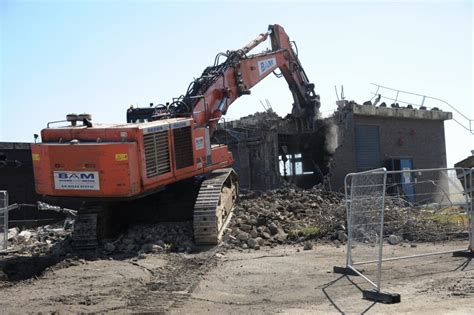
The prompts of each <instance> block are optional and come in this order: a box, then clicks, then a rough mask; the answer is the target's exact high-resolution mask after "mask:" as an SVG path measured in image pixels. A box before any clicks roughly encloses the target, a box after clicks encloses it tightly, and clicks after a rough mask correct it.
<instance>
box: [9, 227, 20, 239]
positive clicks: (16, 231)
mask: <svg viewBox="0 0 474 315" xmlns="http://www.w3.org/2000/svg"><path fill="white" fill-rule="evenodd" d="M18 234H20V229H19V228H17V227H14V228H11V229H8V241H13V240H14V239H16V238H17V236H18Z"/></svg>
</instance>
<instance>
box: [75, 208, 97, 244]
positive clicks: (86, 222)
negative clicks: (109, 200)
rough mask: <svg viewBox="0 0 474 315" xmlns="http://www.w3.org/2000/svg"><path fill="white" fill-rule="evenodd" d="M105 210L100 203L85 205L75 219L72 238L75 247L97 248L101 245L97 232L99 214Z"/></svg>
mask: <svg viewBox="0 0 474 315" xmlns="http://www.w3.org/2000/svg"><path fill="white" fill-rule="evenodd" d="M102 210H103V207H101V206H100V205H95V206H89V205H83V206H82V207H81V209H79V212H78V213H77V216H76V219H75V220H74V229H73V231H72V235H71V239H72V245H73V246H74V248H75V249H79V250H87V249H95V248H97V246H98V245H99V235H98V234H99V233H97V232H98V231H97V228H98V221H99V216H100V214H101V212H102Z"/></svg>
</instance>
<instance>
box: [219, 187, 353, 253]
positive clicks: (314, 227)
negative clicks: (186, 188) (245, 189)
mask: <svg viewBox="0 0 474 315" xmlns="http://www.w3.org/2000/svg"><path fill="white" fill-rule="evenodd" d="M345 218H346V214H345V206H344V199H343V197H342V195H340V194H337V193H334V192H329V191H325V190H322V189H319V188H312V189H309V190H301V189H298V188H294V187H284V188H280V189H276V190H271V191H268V192H266V193H259V192H252V193H250V194H249V195H246V196H242V197H241V200H240V202H239V203H238V205H237V206H236V209H235V211H234V217H233V218H232V220H231V223H230V225H229V228H228V232H229V233H226V235H224V237H223V239H224V242H225V245H224V246H226V247H227V248H234V247H240V248H244V249H245V248H253V249H258V248H260V247H261V246H274V245H277V244H295V243H302V242H306V241H308V240H311V239H325V240H333V241H334V242H336V243H341V242H345V241H346V240H347V235H346V232H345V225H344V222H345ZM305 247H307V248H308V249H309V247H310V245H306V244H305Z"/></svg>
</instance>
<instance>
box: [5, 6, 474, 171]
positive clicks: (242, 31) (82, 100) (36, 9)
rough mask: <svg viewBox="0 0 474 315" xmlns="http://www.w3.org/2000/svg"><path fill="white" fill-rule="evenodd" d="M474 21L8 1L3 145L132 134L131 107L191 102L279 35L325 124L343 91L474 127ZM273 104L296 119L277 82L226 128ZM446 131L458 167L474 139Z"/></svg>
mask: <svg viewBox="0 0 474 315" xmlns="http://www.w3.org/2000/svg"><path fill="white" fill-rule="evenodd" d="M472 16H473V3H472V1H444V2H443V1H437V2H427V1H424V2H413V1H411V2H381V1H378V2H375V1H369V2H340V1H331V2H318V1H314V2H309V1H302V2H297V1H291V2H290V1H278V2H274V1H273V2H268V1H259V2H250V1H238V2H237V1H234V2H223V1H219V2H217V1H213V2H212V1H209V2H203V1H200V2H185V1H182V2H163V1H159V2H156V1H155V2H153V1H134V2H131V1H29V2H26V1H10V0H6V1H5V0H3V1H1V4H0V20H1V40H0V45H1V46H0V52H1V64H0V66H1V82H0V87H1V90H0V93H1V98H0V141H32V139H33V136H32V135H33V134H34V133H39V131H40V130H41V129H42V128H44V127H45V126H46V123H47V122H49V121H54V120H60V119H63V118H64V117H65V115H66V114H67V113H72V112H75V113H82V112H87V113H91V114H92V115H93V120H94V121H95V122H124V121H125V111H126V109H127V108H128V106H129V104H138V105H141V106H146V105H147V104H148V103H149V102H154V103H164V102H166V101H169V100H170V99H171V98H172V97H175V96H179V95H181V94H183V93H185V91H186V89H187V87H188V84H189V83H190V81H191V80H192V79H193V78H194V77H197V76H199V75H200V74H201V72H202V70H203V69H204V68H205V67H206V66H208V65H211V64H212V63H213V61H214V56H215V55H216V54H217V53H218V52H221V51H226V50H232V49H238V48H240V47H241V46H243V45H245V44H246V43H247V42H248V41H249V40H251V39H253V38H254V37H255V36H256V35H257V34H259V33H261V32H265V31H266V30H267V27H268V24H274V23H278V24H280V25H282V26H283V27H285V30H286V31H287V33H288V34H289V36H290V38H291V39H292V40H295V41H296V42H297V44H298V48H299V56H300V60H301V62H302V64H303V67H304V68H305V70H306V73H307V75H308V77H309V78H310V80H311V81H312V82H314V83H315V84H316V91H317V93H318V94H320V95H321V101H322V108H321V110H322V111H323V114H325V115H328V114H329V113H330V112H331V111H332V110H333V109H334V107H335V100H336V95H335V92H334V85H337V86H340V85H341V84H343V85H344V90H345V95H346V97H347V98H348V99H354V100H356V101H358V102H360V103H361V102H363V101H365V100H368V99H370V98H371V96H372V95H371V94H370V92H371V91H374V89H373V87H372V86H371V85H370V83H371V82H376V83H379V84H383V85H387V86H390V87H395V88H398V89H402V90H408V91H413V92H416V93H420V94H427V95H431V96H434V97H437V98H441V99H444V100H446V101H448V102H449V103H450V104H452V105H454V106H455V107H456V108H458V109H459V110H460V111H461V112H463V113H464V114H465V115H466V116H468V117H470V118H474V103H473V88H472V86H473V78H472V73H473V60H472V59H473V24H472ZM265 47H266V46H265V45H264V46H262V48H257V49H256V52H259V51H261V50H263V49H264V48H265ZM265 99H268V100H269V101H270V102H271V104H272V106H273V108H274V109H275V110H276V111H277V112H278V113H279V114H280V115H285V114H286V113H288V112H290V111H291V103H292V97H291V94H290V92H289V90H288V89H287V84H286V82H285V81H284V79H277V78H275V77H268V78H267V79H266V80H264V81H262V82H261V83H260V84H259V85H257V86H256V87H255V88H254V89H253V90H252V95H250V96H244V97H242V98H241V99H239V100H238V101H237V102H235V103H234V104H232V106H231V108H230V110H229V112H228V114H227V117H226V119H232V118H238V117H241V116H244V115H247V114H251V113H253V112H255V111H261V110H263V108H262V106H261V105H260V100H265ZM427 105H430V104H427ZM433 106H438V107H441V108H444V109H448V108H446V107H445V106H443V105H442V104H433ZM455 118H456V114H455ZM445 126H446V141H447V152H448V164H449V165H452V164H453V163H454V162H456V161H459V160H461V159H463V158H465V157H467V156H468V155H469V152H470V150H471V149H474V137H473V136H472V135H471V134H470V133H469V132H468V131H466V130H464V129H463V128H462V127H460V126H458V125H457V124H456V123H455V122H454V121H448V122H446V123H445Z"/></svg>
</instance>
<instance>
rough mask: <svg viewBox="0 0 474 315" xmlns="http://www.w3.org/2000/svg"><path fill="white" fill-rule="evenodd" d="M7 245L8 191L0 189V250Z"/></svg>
mask: <svg viewBox="0 0 474 315" xmlns="http://www.w3.org/2000/svg"><path fill="white" fill-rule="evenodd" d="M7 247H8V192H6V191H4V190H1V191H0V251H2V250H6V249H7Z"/></svg>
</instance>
